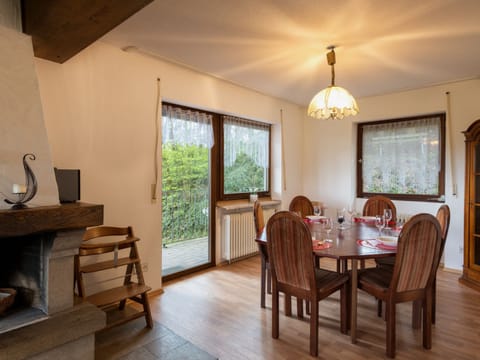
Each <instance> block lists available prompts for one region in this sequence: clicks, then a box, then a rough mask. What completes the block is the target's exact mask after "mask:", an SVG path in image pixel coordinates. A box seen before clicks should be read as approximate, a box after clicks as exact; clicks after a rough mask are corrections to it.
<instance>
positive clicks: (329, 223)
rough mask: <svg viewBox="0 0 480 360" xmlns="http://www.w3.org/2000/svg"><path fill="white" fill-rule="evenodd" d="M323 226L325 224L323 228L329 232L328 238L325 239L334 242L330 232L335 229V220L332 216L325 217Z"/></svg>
mask: <svg viewBox="0 0 480 360" xmlns="http://www.w3.org/2000/svg"><path fill="white" fill-rule="evenodd" d="M322 226H323V230H325V232H326V233H327V238H326V239H325V241H328V242H333V240H332V239H329V237H330V233H331V232H332V230H333V220H332V218H326V219H323V222H322Z"/></svg>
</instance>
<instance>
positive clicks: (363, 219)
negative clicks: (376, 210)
mask: <svg viewBox="0 0 480 360" xmlns="http://www.w3.org/2000/svg"><path fill="white" fill-rule="evenodd" d="M353 221H354V222H356V223H366V224H375V216H355V217H354V218H353Z"/></svg>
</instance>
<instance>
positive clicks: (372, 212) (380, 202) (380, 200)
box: [362, 195, 397, 268]
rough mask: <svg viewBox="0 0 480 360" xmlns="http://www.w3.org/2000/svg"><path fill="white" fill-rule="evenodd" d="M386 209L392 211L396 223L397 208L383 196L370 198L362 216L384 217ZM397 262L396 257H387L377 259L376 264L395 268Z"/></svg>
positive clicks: (364, 206)
mask: <svg viewBox="0 0 480 360" xmlns="http://www.w3.org/2000/svg"><path fill="white" fill-rule="evenodd" d="M385 209H390V210H392V220H393V221H395V219H396V218H397V208H396V207H395V204H394V203H393V201H392V200H390V199H389V198H388V197H386V196H383V195H375V196H372V197H371V198H369V199H368V200H367V201H366V202H365V204H364V205H363V210H362V214H363V216H376V215H382V216H383V211H384V210H385ZM394 262H395V257H386V258H380V259H375V263H376V265H377V267H378V266H382V265H387V266H393V263H394ZM364 267H365V266H364V263H362V268H364Z"/></svg>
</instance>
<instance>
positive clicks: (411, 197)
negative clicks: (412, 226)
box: [356, 113, 446, 202]
mask: <svg viewBox="0 0 480 360" xmlns="http://www.w3.org/2000/svg"><path fill="white" fill-rule="evenodd" d="M425 118H440V141H441V144H440V174H439V194H438V196H435V195H418V194H391V193H369V192H364V191H363V173H362V171H363V168H362V166H361V164H362V157H363V144H362V142H363V128H364V126H367V125H377V124H384V123H394V122H404V121H412V120H419V119H425ZM445 123H446V115H445V113H434V114H427V115H419V116H412V117H405V118H396V119H387V120H378V121H371V122H364V123H359V124H358V125H357V127H358V128H357V167H356V172H357V197H359V198H369V197H371V196H374V195H384V196H386V197H388V198H390V199H393V200H404V201H419V202H445V157H446V155H445V143H446V126H445Z"/></svg>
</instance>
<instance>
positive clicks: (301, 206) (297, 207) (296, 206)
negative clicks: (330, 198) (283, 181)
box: [288, 195, 313, 219]
mask: <svg viewBox="0 0 480 360" xmlns="http://www.w3.org/2000/svg"><path fill="white" fill-rule="evenodd" d="M288 210H289V211H293V212H299V213H300V214H301V217H302V218H303V219H304V218H306V217H307V215H313V204H312V202H311V201H310V199H309V198H307V197H306V196H303V195H297V196H295V197H294V198H293V199H292V201H290V205H289V206H288Z"/></svg>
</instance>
